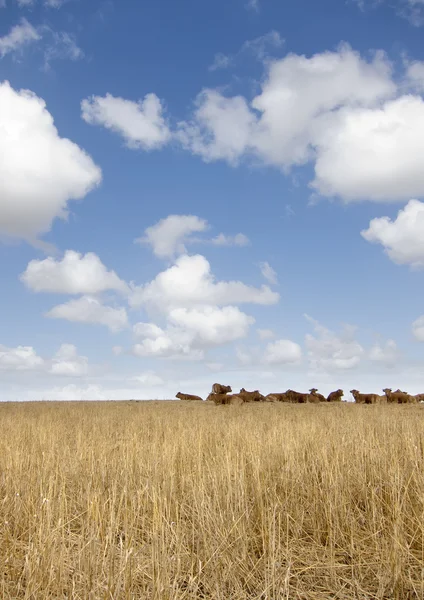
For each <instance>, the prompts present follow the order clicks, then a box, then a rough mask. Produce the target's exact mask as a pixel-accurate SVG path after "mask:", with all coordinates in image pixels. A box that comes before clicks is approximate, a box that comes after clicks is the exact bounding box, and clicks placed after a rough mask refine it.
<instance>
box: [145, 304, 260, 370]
mask: <svg viewBox="0 0 424 600" xmlns="http://www.w3.org/2000/svg"><path fill="white" fill-rule="evenodd" d="M254 322H255V319H253V317H250V316H248V315H246V314H245V313H243V312H242V311H240V310H239V309H238V308H237V307H234V306H225V307H223V308H218V307H216V306H203V307H201V308H191V309H187V308H174V309H171V310H170V311H169V313H168V315H167V323H168V324H167V327H166V329H162V328H161V327H159V326H158V325H155V324H154V323H137V324H136V325H134V327H133V331H134V335H135V336H136V337H137V338H141V342H140V343H138V344H136V345H135V346H134V348H133V351H134V353H135V354H136V355H138V356H160V357H167V358H169V357H176V356H183V357H187V358H194V359H199V358H203V354H204V352H203V351H204V350H205V349H207V348H211V347H215V346H220V345H224V344H227V343H229V342H233V341H234V340H238V339H240V338H243V337H246V336H247V334H248V331H249V327H250V325H252V324H253V323H254Z"/></svg>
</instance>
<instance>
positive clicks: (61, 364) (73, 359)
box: [49, 344, 88, 377]
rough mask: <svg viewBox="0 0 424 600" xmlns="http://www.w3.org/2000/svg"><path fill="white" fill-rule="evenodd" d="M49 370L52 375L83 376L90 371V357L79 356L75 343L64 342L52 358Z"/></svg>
mask: <svg viewBox="0 0 424 600" xmlns="http://www.w3.org/2000/svg"><path fill="white" fill-rule="evenodd" d="M49 372H50V373H51V374H52V375H62V376H66V377H81V376H82V375H86V374H87V373H88V358H87V357H86V356H78V352H77V349H76V347H75V346H74V345H73V344H62V345H61V347H60V348H59V350H58V351H57V352H56V354H55V356H54V357H53V359H52V364H51V367H50V370H49Z"/></svg>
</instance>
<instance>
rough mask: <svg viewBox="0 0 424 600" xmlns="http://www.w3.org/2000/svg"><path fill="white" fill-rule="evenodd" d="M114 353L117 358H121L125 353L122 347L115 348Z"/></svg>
mask: <svg viewBox="0 0 424 600" xmlns="http://www.w3.org/2000/svg"><path fill="white" fill-rule="evenodd" d="M112 352H113V353H114V355H115V356H120V355H121V354H123V353H124V349H123V347H122V346H113V348H112Z"/></svg>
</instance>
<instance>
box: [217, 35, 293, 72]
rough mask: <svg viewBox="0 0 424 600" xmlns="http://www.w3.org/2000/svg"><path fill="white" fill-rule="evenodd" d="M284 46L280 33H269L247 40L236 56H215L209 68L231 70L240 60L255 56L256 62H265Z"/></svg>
mask: <svg viewBox="0 0 424 600" xmlns="http://www.w3.org/2000/svg"><path fill="white" fill-rule="evenodd" d="M283 44H284V39H283V38H282V37H281V35H280V34H279V33H278V31H275V30H272V31H269V32H268V33H265V34H264V35H260V36H259V37H257V38H254V39H252V40H246V41H245V42H244V43H243V45H242V46H241V48H240V49H239V50H238V52H236V53H235V54H223V53H222V52H218V53H217V54H215V57H214V61H213V63H212V64H211V66H210V67H209V71H217V70H219V69H229V68H230V67H233V66H234V65H235V64H236V62H237V60H238V59H240V58H242V57H244V56H249V55H250V56H253V57H254V58H255V59H256V60H259V61H264V60H265V59H266V58H267V57H268V56H269V55H270V52H271V51H272V50H274V49H276V48H281V46H282V45H283Z"/></svg>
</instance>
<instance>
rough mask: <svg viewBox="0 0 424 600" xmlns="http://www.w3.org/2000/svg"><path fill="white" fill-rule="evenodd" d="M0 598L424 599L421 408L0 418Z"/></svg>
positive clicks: (166, 409)
mask: <svg viewBox="0 0 424 600" xmlns="http://www.w3.org/2000/svg"><path fill="white" fill-rule="evenodd" d="M0 427H1V430H0V431H1V436H0V568H1V577H0V598H2V600H6V599H12V598H13V599H20V598H26V599H31V600H33V599H34V600H38V599H40V600H41V599H42V600H44V599H53V598H54V599H61V598H72V599H77V598H80V599H96V600H97V599H113V600H119V599H133V598H134V599H135V598H141V599H156V600H168V599H169V600H171V599H173V600H183V599H209V598H210V599H216V600H242V599H243V600H248V599H249V600H250V599H252V600H253V599H257V600H265V599H267V600H277V599H290V600H291V599H305V600H306V599H318V598H319V599H329V598H339V599H342V598H355V599H362V598H364V599H365V598H367V599H368V598H381V599H383V598H384V599H393V598H398V599H401V600H407V599H410V598H423V597H424V407H420V406H412V407H411V406H382V407H380V406H355V405H283V404H275V405H274V404H257V405H252V404H250V405H244V406H242V407H232V406H222V407H216V406H214V405H206V404H200V403H193V404H189V403H184V402H162V403H160V402H148V403H143V402H140V403H136V402H122V403H37V404H2V405H0Z"/></svg>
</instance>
